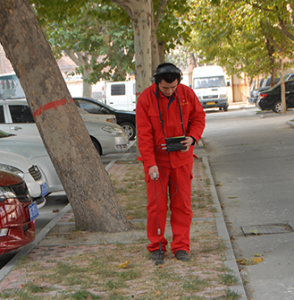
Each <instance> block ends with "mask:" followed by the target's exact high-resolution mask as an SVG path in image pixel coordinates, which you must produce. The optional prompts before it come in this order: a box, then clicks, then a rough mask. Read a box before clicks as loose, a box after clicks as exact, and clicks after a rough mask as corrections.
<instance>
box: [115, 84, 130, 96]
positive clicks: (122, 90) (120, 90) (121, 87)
mask: <svg viewBox="0 0 294 300" xmlns="http://www.w3.org/2000/svg"><path fill="white" fill-rule="evenodd" d="M125 94H126V85H125V84H112V85H111V96H124V95H125Z"/></svg>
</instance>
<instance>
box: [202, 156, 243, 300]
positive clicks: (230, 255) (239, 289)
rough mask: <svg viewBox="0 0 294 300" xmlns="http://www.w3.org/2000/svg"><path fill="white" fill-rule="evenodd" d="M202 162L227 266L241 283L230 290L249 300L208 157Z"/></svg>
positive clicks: (203, 158) (241, 299) (241, 298)
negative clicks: (223, 245)
mask: <svg viewBox="0 0 294 300" xmlns="http://www.w3.org/2000/svg"><path fill="white" fill-rule="evenodd" d="M202 161H203V163H204V165H205V167H206V175H207V176H208V178H209V180H210V182H211V185H210V190H211V195H212V197H213V202H214V206H215V207H216V209H217V213H215V214H214V215H215V223H216V228H217V232H218V235H219V236H220V237H221V238H222V239H223V241H224V242H225V245H226V247H227V250H226V261H225V264H226V266H227V267H228V268H229V269H230V270H233V272H234V275H235V276H236V278H237V279H238V282H239V284H238V285H234V286H230V289H231V290H232V291H234V292H235V293H237V294H238V295H239V296H240V298H239V299H240V300H247V296H246V293H245V289H244V286H243V284H242V278H241V275H240V272H239V268H238V265H237V262H236V258H235V255H234V251H233V248H232V244H231V240H230V236H229V233H228V230H227V227H226V223H225V220H224V217H223V214H222V208H221V206H220V202H219V198H218V195H217V191H216V188H215V184H214V180H213V177H212V174H211V170H210V165H209V162H208V158H207V157H206V156H204V157H202Z"/></svg>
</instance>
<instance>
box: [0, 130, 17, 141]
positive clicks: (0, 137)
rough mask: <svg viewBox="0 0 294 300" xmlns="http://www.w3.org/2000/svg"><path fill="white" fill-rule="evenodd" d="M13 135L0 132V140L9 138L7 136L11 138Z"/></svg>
mask: <svg viewBox="0 0 294 300" xmlns="http://www.w3.org/2000/svg"><path fill="white" fill-rule="evenodd" d="M12 135H14V134H10V133H7V132H4V131H2V130H0V139H2V138H6V137H9V136H12Z"/></svg>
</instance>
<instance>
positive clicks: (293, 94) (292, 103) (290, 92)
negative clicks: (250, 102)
mask: <svg viewBox="0 0 294 300" xmlns="http://www.w3.org/2000/svg"><path fill="white" fill-rule="evenodd" d="M285 88H286V105H287V108H293V107H294V81H287V82H285ZM257 107H258V108H260V109H261V110H273V111H274V112H276V113H280V112H282V101H281V84H276V85H275V86H273V87H272V88H271V89H269V90H267V91H264V92H262V93H260V95H259V98H258V101H257Z"/></svg>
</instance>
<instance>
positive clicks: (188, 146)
mask: <svg viewBox="0 0 294 300" xmlns="http://www.w3.org/2000/svg"><path fill="white" fill-rule="evenodd" d="M193 142H194V140H193V139H192V138H191V137H190V136H186V139H185V140H184V141H181V144H183V145H184V146H186V147H187V149H185V150H181V152H187V151H188V150H189V148H190V146H191V145H192V144H193Z"/></svg>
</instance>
